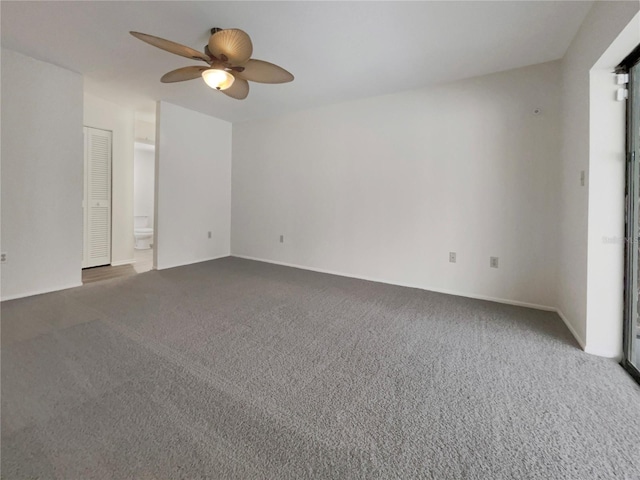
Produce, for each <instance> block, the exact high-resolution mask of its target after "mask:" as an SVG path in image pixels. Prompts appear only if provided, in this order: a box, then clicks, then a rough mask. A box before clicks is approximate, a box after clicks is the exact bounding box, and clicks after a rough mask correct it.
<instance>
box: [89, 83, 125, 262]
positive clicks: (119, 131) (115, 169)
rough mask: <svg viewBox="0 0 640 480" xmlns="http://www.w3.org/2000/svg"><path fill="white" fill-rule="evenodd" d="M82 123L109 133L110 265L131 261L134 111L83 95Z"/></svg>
mask: <svg viewBox="0 0 640 480" xmlns="http://www.w3.org/2000/svg"><path fill="white" fill-rule="evenodd" d="M84 124H85V125H86V126H87V127H95V128H101V129H103V130H111V131H112V132H113V139H112V143H113V147H112V172H111V177H112V186H111V189H112V199H111V217H112V218H111V226H112V230H111V264H112V265H121V264H124V263H131V262H133V261H134V259H133V246H134V237H133V143H134V111H133V110H132V109H129V108H126V107H123V106H121V105H118V104H116V103H113V102H110V101H108V100H104V99H102V98H98V97H95V96H93V95H89V94H85V95H84Z"/></svg>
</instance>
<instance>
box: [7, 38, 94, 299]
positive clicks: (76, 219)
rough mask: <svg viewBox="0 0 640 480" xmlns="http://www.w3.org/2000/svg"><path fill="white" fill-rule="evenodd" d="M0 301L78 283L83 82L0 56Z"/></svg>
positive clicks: (14, 57) (11, 55) (31, 62)
mask: <svg viewBox="0 0 640 480" xmlns="http://www.w3.org/2000/svg"><path fill="white" fill-rule="evenodd" d="M1 80H2V82H1V83H2V87H1V88H2V118H1V121H2V138H1V143H2V147H1V149H2V150H1V154H2V251H3V252H6V253H7V254H8V263H6V264H3V265H2V267H1V268H2V299H3V300H6V299H8V298H15V297H21V296H27V295H33V294H36V293H42V292H47V291H53V290H59V289H63V288H68V287H72V286H78V285H81V284H82V280H81V263H82V188H83V183H82V175H83V142H82V77H81V76H80V75H78V74H76V73H73V72H70V71H68V70H65V69H63V68H60V67H57V66H54V65H51V64H48V63H45V62H41V61H38V60H35V59H33V58H30V57H26V56H24V55H20V54H18V53H15V52H12V51H9V50H4V49H3V50H2V79H1Z"/></svg>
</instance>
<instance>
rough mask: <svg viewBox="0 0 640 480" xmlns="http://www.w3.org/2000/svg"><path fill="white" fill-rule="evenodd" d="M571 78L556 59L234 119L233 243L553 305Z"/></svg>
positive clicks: (251, 252) (299, 260) (311, 264)
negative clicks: (565, 100)
mask: <svg viewBox="0 0 640 480" xmlns="http://www.w3.org/2000/svg"><path fill="white" fill-rule="evenodd" d="M559 75H560V71H559V64H558V62H552V63H547V64H542V65H537V66H533V67H527V68H522V69H518V70H512V71H508V72H504V73H498V74H494V75H489V76H485V77H479V78H473V79H469V80H464V81H460V82H456V83H451V84H445V85H441V86H437V87H432V88H424V89H420V90H414V91H409V92H404V93H399V94H394V95H388V96H384V97H376V98H370V99H365V100H359V101H354V102H349V103H343V104H340V105H333V106H328V107H323V108H318V109H314V110H308V111H304V112H299V113H294V114H289V115H284V116H280V117H276V118H270V119H266V120H256V121H249V122H245V123H236V124H234V126H233V181H232V193H233V200H232V217H231V218H232V253H233V254H234V255H238V256H248V257H253V258H258V259H264V260H267V261H275V262H282V263H287V264H294V265H299V266H303V267H307V268H312V269H319V270H326V271H333V272H337V273H342V274H346V275H350V276H360V277H364V278H371V279H375V280H380V281H385V282H390V283H395V284H401V285H412V286H417V287H420V288H426V289H430V290H441V291H450V292H455V293H459V294H462V295H469V296H479V297H488V298H496V299H502V300H506V301H511V302H517V303H524V304H533V305H539V306H546V307H550V308H552V307H554V306H555V305H556V296H555V290H556V282H555V279H556V270H555V265H556V261H557V258H556V256H555V252H556V243H557V209H558V205H557V190H558V185H559V184H558V174H559V170H558V157H559V154H560V107H559V100H560V98H559V83H560V76H559ZM535 108H541V110H542V114H541V115H537V116H536V115H534V114H533V110H534V109H535ZM280 235H284V239H285V241H284V243H282V244H281V243H279V236H280ZM450 251H455V252H457V263H455V264H452V263H449V261H448V256H449V252H450ZM490 256H498V257H500V267H499V268H498V269H492V268H489V257H490Z"/></svg>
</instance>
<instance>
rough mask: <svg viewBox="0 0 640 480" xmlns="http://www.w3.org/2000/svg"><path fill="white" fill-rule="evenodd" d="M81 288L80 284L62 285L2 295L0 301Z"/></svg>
mask: <svg viewBox="0 0 640 480" xmlns="http://www.w3.org/2000/svg"><path fill="white" fill-rule="evenodd" d="M81 286H82V282H80V283H73V284H70V285H62V286H57V287H52V288H45V289H42V290H32V291H30V292H23V293H16V294H13V295H6V296H5V295H3V296H2V301H3V302H4V301H5V300H15V299H16V298H24V297H32V296H34V295H42V294H43V293H51V292H59V291H60V290H67V289H69V288H76V287H81Z"/></svg>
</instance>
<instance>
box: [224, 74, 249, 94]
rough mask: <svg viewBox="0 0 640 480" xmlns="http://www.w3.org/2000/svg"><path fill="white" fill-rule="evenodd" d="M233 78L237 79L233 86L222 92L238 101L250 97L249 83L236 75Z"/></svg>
mask: <svg viewBox="0 0 640 480" xmlns="http://www.w3.org/2000/svg"><path fill="white" fill-rule="evenodd" d="M233 76H234V77H235V80H234V81H233V85H231V86H230V87H229V88H227V89H226V90H220V92H222V93H224V94H225V95H228V96H229V97H231V98H235V99H237V100H243V99H245V98H247V95H249V82H247V81H246V80H245V79H244V78H238V75H237V74H235V73H234V74H233Z"/></svg>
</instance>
